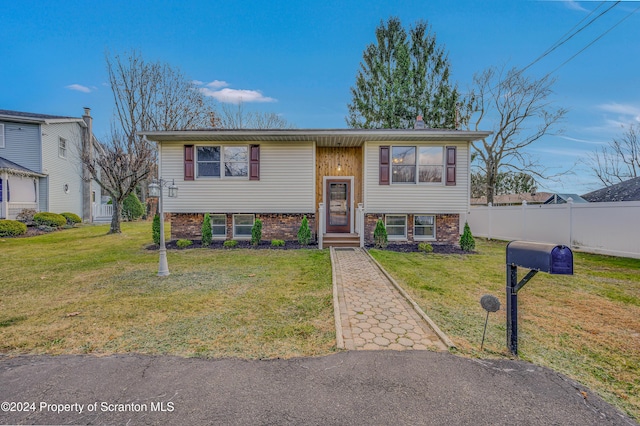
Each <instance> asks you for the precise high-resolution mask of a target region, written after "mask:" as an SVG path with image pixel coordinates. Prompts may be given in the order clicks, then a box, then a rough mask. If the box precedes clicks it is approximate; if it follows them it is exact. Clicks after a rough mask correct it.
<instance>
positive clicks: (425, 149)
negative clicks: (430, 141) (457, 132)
mask: <svg viewBox="0 0 640 426" xmlns="http://www.w3.org/2000/svg"><path fill="white" fill-rule="evenodd" d="M418 157H419V159H418V181H419V182H426V183H441V182H442V174H443V170H444V157H443V149H442V147H441V146H421V147H420V148H419V156H418Z"/></svg>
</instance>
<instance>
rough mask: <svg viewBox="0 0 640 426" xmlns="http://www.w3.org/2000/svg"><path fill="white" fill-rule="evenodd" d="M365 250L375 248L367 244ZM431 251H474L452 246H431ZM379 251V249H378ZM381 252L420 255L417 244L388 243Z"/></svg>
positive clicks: (448, 252) (467, 252)
mask: <svg viewBox="0 0 640 426" xmlns="http://www.w3.org/2000/svg"><path fill="white" fill-rule="evenodd" d="M366 247H367V249H372V248H375V247H374V245H373V244H367V246H366ZM432 247H433V251H432V252H431V253H435V254H473V253H475V252H474V251H471V252H469V251H464V250H462V249H461V248H460V247H458V246H455V245H453V244H432ZM378 250H380V249H378ZM382 250H386V251H396V252H400V253H422V252H421V251H420V250H419V249H418V244H417V243H416V244H395V243H389V244H388V245H387V247H385V248H384V249H382Z"/></svg>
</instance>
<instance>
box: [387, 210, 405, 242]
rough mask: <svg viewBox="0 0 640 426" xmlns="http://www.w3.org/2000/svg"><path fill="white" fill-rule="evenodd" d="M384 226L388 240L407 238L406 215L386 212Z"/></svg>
mask: <svg viewBox="0 0 640 426" xmlns="http://www.w3.org/2000/svg"><path fill="white" fill-rule="evenodd" d="M385 227H386V228H387V236H388V238H389V239H390V240H406V239H407V216H406V215H395V214H388V215H386V216H385Z"/></svg>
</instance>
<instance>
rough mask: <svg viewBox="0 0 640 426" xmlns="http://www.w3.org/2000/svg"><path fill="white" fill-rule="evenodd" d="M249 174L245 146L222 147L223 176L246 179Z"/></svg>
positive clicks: (247, 154) (247, 155)
mask: <svg viewBox="0 0 640 426" xmlns="http://www.w3.org/2000/svg"><path fill="white" fill-rule="evenodd" d="M248 172H249V152H248V147H246V146H225V147H224V175H225V176H226V177H246V176H248Z"/></svg>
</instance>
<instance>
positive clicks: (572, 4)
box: [563, 0, 588, 12]
mask: <svg viewBox="0 0 640 426" xmlns="http://www.w3.org/2000/svg"><path fill="white" fill-rule="evenodd" d="M563 3H564V4H565V5H566V6H567V8H569V9H571V10H579V11H580V12H588V10H587V9H585V8H584V7H582V6H580V3H578V2H577V1H574V0H568V1H564V2H563Z"/></svg>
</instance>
